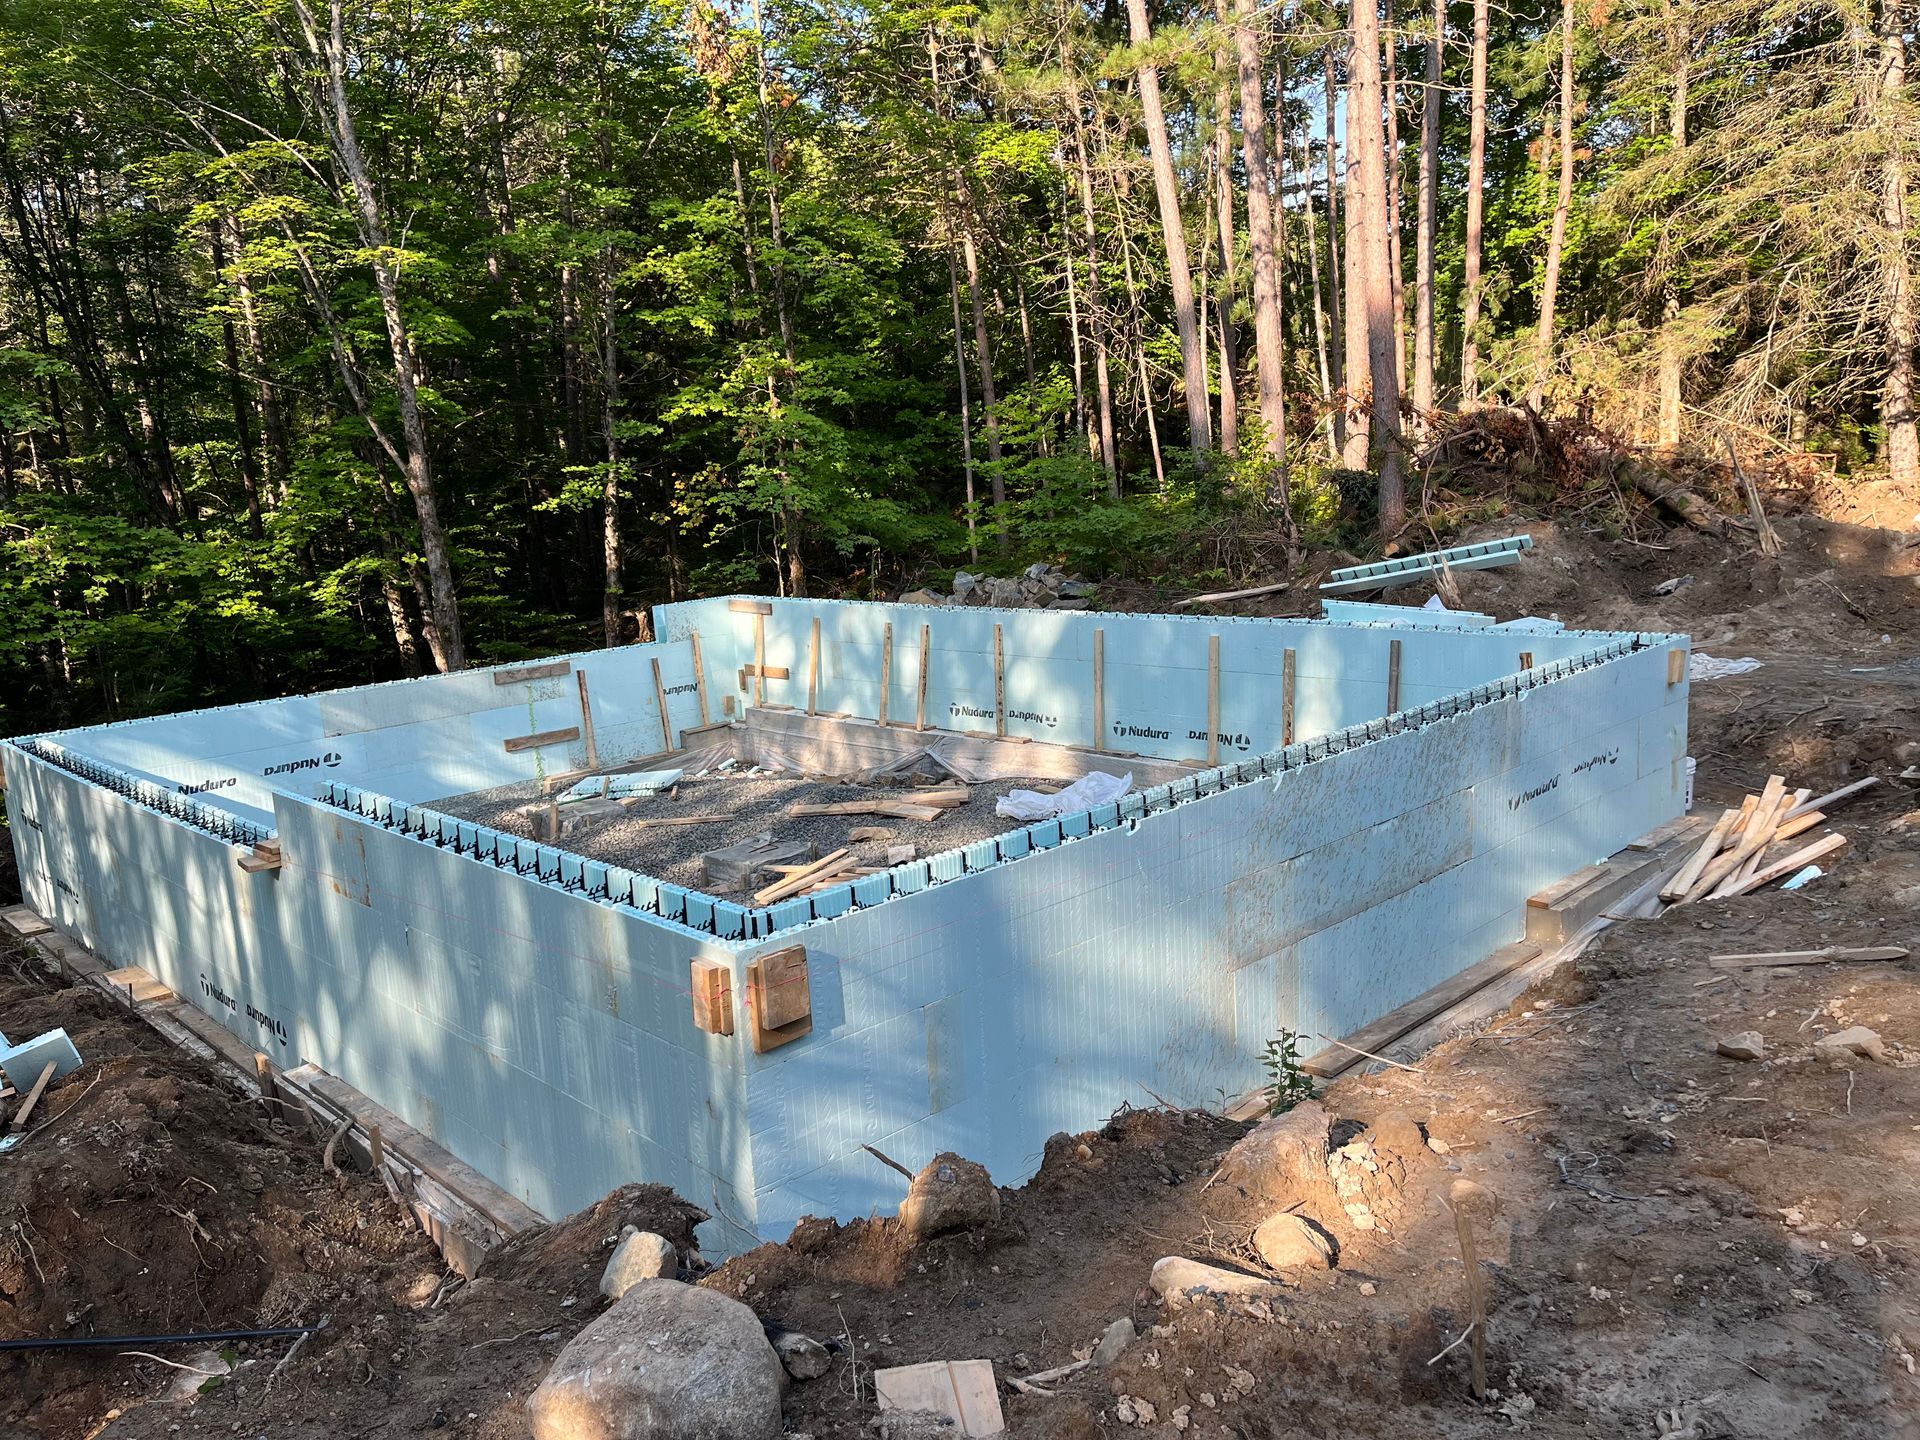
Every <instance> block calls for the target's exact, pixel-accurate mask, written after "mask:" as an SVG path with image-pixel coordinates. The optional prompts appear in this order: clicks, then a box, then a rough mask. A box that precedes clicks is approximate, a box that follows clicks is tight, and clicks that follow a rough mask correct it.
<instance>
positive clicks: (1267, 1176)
mask: <svg viewBox="0 0 1920 1440" xmlns="http://www.w3.org/2000/svg"><path fill="white" fill-rule="evenodd" d="M1332 1125H1333V1121H1332V1118H1331V1117H1330V1116H1329V1115H1328V1114H1327V1112H1326V1109H1325V1108H1324V1107H1323V1106H1322V1105H1321V1104H1320V1102H1319V1101H1317V1100H1303V1101H1301V1102H1300V1103H1299V1104H1298V1105H1296V1106H1294V1107H1293V1108H1292V1109H1291V1110H1289V1111H1287V1112H1286V1114H1284V1115H1275V1116H1274V1117H1273V1118H1271V1119H1269V1120H1262V1121H1261V1122H1260V1123H1259V1124H1258V1125H1256V1126H1254V1127H1253V1129H1251V1130H1249V1131H1248V1132H1247V1133H1246V1134H1245V1135H1243V1136H1241V1137H1240V1139H1239V1140H1238V1141H1236V1142H1235V1144H1234V1147H1233V1148H1232V1149H1231V1150H1229V1151H1228V1152H1227V1158H1226V1159H1225V1160H1224V1161H1223V1162H1221V1166H1220V1178H1221V1179H1222V1180H1223V1181H1226V1182H1227V1183H1230V1184H1233V1185H1236V1186H1238V1187H1239V1188H1241V1189H1242V1190H1245V1191H1246V1192H1247V1193H1248V1194H1250V1195H1254V1196H1258V1197H1261V1198H1264V1199H1269V1200H1275V1201H1278V1202H1280V1203H1282V1204H1289V1203H1291V1202H1293V1201H1295V1200H1297V1199H1299V1198H1300V1196H1302V1195H1303V1194H1306V1193H1309V1192H1310V1191H1311V1190H1312V1189H1313V1188H1314V1187H1316V1186H1324V1185H1325V1184H1326V1183H1327V1147H1328V1144H1329V1141H1330V1131H1331V1130H1332Z"/></svg>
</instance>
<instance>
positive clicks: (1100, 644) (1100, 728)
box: [1093, 629, 1107, 752]
mask: <svg viewBox="0 0 1920 1440" xmlns="http://www.w3.org/2000/svg"><path fill="white" fill-rule="evenodd" d="M1093 748H1094V750H1095V751H1096V752H1098V751H1101V750H1105V749H1106V748H1107V632H1106V631H1104V630H1100V629H1096V630H1095V631H1094V632H1093Z"/></svg>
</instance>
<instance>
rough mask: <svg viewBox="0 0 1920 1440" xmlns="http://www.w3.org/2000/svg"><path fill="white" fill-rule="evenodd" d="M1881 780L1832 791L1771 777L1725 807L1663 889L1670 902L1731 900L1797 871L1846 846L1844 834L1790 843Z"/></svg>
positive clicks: (1869, 780) (1665, 898)
mask: <svg viewBox="0 0 1920 1440" xmlns="http://www.w3.org/2000/svg"><path fill="white" fill-rule="evenodd" d="M1878 783H1879V777H1878V776H1868V777H1867V778H1866V779H1865V780H1859V781H1856V782H1854V783H1853V784H1851V785H1847V786H1843V787H1841V788H1840V789H1838V790H1834V791H1832V792H1830V793H1828V794H1825V795H1820V796H1815V795H1814V794H1813V792H1812V791H1811V790H1808V789H1800V790H1791V791H1790V790H1788V789H1787V786H1786V779H1785V777H1783V776H1780V775H1770V776H1768V777H1767V783H1766V785H1765V786H1764V787H1763V788H1762V789H1761V791H1760V793H1759V794H1758V795H1749V796H1747V797H1746V799H1745V800H1744V801H1742V802H1741V804H1740V805H1739V807H1738V808H1730V809H1728V810H1726V811H1724V812H1723V813H1722V814H1721V816H1720V819H1719V821H1718V823H1716V824H1715V825H1714V827H1713V829H1712V830H1711V831H1710V832H1709V833H1708V835H1707V837H1706V839H1704V840H1702V841H1701V842H1700V845H1699V848H1698V849H1696V850H1695V851H1694V852H1693V854H1692V855H1691V856H1690V857H1689V858H1688V860H1687V862H1686V864H1684V865H1682V866H1681V867H1680V869H1679V871H1678V872H1677V873H1676V874H1675V875H1674V877H1673V879H1671V880H1669V881H1668V882H1667V883H1666V885H1664V886H1663V887H1662V888H1661V891H1660V898H1661V899H1662V900H1664V901H1666V902H1667V903H1668V904H1670V905H1691V904H1694V903H1695V902H1696V901H1700V900H1727V899H1731V898H1732V897H1734V896H1736V895H1745V894H1747V893H1748V892H1749V891H1753V890H1758V889H1759V888H1760V887H1762V886H1763V885H1770V884H1772V883H1773V882H1774V881H1776V880H1780V879H1784V878H1786V877H1787V876H1790V875H1793V874H1795V873H1796V872H1798V871H1799V870H1801V869H1804V868H1805V867H1806V866H1808V865H1810V864H1812V863H1813V862H1814V861H1816V860H1819V859H1821V858H1822V857H1824V856H1827V855H1831V854H1833V853H1834V852H1836V851H1838V850H1841V849H1843V848H1845V846H1846V844H1847V837H1846V836H1844V835H1832V834H1829V835H1823V836H1821V837H1820V838H1819V839H1817V840H1813V841H1811V842H1807V843H1802V844H1800V845H1798V846H1794V845H1789V844H1788V842H1789V841H1791V840H1794V839H1795V838H1796V837H1798V836H1800V835H1802V834H1804V833H1805V832H1806V831H1808V830H1811V829H1813V828H1814V827H1815V826H1816V825H1818V824H1820V822H1821V821H1823V820H1825V819H1826V818H1827V812H1828V811H1829V810H1831V809H1833V808H1834V807H1836V806H1838V805H1841V804H1844V803H1845V802H1846V801H1848V800H1850V799H1852V798H1853V797H1854V796H1855V795H1858V794H1859V793H1860V792H1861V791H1863V790H1866V789H1868V788H1870V787H1871V786H1873V785H1876V784H1878Z"/></svg>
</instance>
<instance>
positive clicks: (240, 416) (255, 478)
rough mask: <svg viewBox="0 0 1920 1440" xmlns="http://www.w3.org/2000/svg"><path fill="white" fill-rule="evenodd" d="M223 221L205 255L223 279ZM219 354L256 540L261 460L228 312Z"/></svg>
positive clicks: (211, 232) (212, 228)
mask: <svg viewBox="0 0 1920 1440" xmlns="http://www.w3.org/2000/svg"><path fill="white" fill-rule="evenodd" d="M225 224H226V222H225V221H224V220H222V219H220V218H219V217H218V216H216V217H215V218H214V219H213V220H212V221H211V222H209V224H208V227H207V250H208V258H209V259H210V260H212V262H213V270H214V274H215V275H217V276H219V277H220V278H221V279H222V280H225V279H226V274H227V247H226V245H225V244H224V243H223V242H222V240H221V235H220V232H221V229H222V228H223V227H224V225H225ZM220 355H221V359H222V360H223V361H224V362H225V366H226V372H227V406H228V408H229V409H230V410H231V411H232V412H233V437H234V442H235V444H236V445H237V446H238V447H239V451H240V485H241V488H242V489H243V490H244V491H245V492H246V500H247V533H248V534H249V535H251V536H252V537H253V538H254V539H256V540H258V539H260V538H261V536H262V535H264V534H265V533H266V532H265V530H264V529H263V528H262V526H261V524H260V462H259V460H258V459H257V458H256V456H255V454H254V448H253V406H252V405H251V404H249V403H248V401H247V391H246V384H245V382H244V381H243V380H242V379H241V376H240V337H239V334H238V331H237V328H236V327H235V325H234V323H233V317H232V315H231V314H226V315H223V316H222V317H221V319H220Z"/></svg>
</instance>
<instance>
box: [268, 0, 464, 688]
mask: <svg viewBox="0 0 1920 1440" xmlns="http://www.w3.org/2000/svg"><path fill="white" fill-rule="evenodd" d="M341 5H342V0H330V3H329V5H328V7H327V8H328V28H327V31H326V33H325V34H324V35H323V34H322V33H321V31H320V29H319V27H318V26H317V25H316V23H315V21H314V17H313V13H312V11H311V10H310V9H309V8H308V6H307V3H306V0H294V9H295V12H296V14H297V15H298V16H299V19H300V26H301V29H302V30H303V31H304V32H305V35H306V40H307V46H308V48H309V49H310V50H312V52H313V54H314V56H315V58H317V59H319V60H321V61H322V63H323V64H324V65H325V67H326V82H327V94H328V100H329V103H330V107H331V108H330V112H329V111H328V110H327V109H323V110H322V112H321V113H322V118H323V123H324V124H325V126H326V129H327V138H328V140H329V141H330V142H331V149H332V151H333V154H334V158H335V159H336V160H337V161H338V162H339V164H340V168H341V169H342V171H344V172H345V175H346V179H347V184H348V186H349V187H350V188H351V189H352V191H353V199H354V203H355V207H356V218H357V219H358V222H359V228H360V232H361V241H362V243H363V244H364V245H365V246H366V248H367V253H368V264H369V265H370V266H371V267H372V270H373V282H374V289H375V290H376V291H378V293H379V296H380V310H381V314H382V316H383V318H384V319H385V321H386V329H387V345H388V348H389V349H390V350H391V352H392V355H393V384H394V395H395V399H396V400H397V401H398V406H399V411H400V433H401V438H402V440H403V442H404V443H405V446H406V451H405V454H404V457H403V459H404V464H403V465H402V468H401V473H402V475H403V476H404V477H405V480H406V486H407V494H408V495H409V496H411V497H412V499H413V509H414V516H415V518H416V520H417V521H418V523H419V527H420V550H421V554H422V555H423V556H424V557H425V560H426V568H427V590H428V597H429V603H430V605H431V620H432V624H431V626H430V629H429V632H428V633H429V642H430V643H431V645H432V647H433V658H434V663H435V664H436V665H437V666H439V668H440V669H441V670H443V671H451V670H464V669H466V668H467V647H466V640H465V637H464V636H463V635H462V633H461V627H460V602H459V598H458V596H457V595H456V593H455V590H454V583H453V562H452V560H451V559H450V557H449V555H448V551H447V537H446V531H445V530H444V529H443V528H442V526H441V522H440V503H439V498H438V496H437V495H436V494H435V493H434V483H433V463H432V460H431V459H430V458H429V454H428V449H427V425H426V419H425V417H424V416H423V415H422V413H421V410H420V391H419V384H418V377H417V372H416V366H415V362H414V349H413V336H412V334H411V332H409V330H408V329H407V321H406V314H405V311H404V310H403V309H402V307H401V304H400V282H399V276H398V275H397V274H396V272H395V270H394V267H393V263H392V260H391V259H390V258H389V257H390V256H391V255H392V253H393V248H392V242H391V240H390V239H389V237H388V231H387V221H386V216H385V214H384V213H383V212H382V210H381V206H380V198H379V195H378V194H377V193H376V191H375V190H374V187H373V181H372V178H371V177H370V176H369V175H368V173H367V164H366V159H365V157H364V156H363V155H362V154H361V151H360V137H359V133H358V131H357V130H356V129H355V127H354V120H353V111H352V109H351V108H350V107H349V106H348V104H347V42H346V29H345V22H344V19H343V17H342V14H341Z"/></svg>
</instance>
